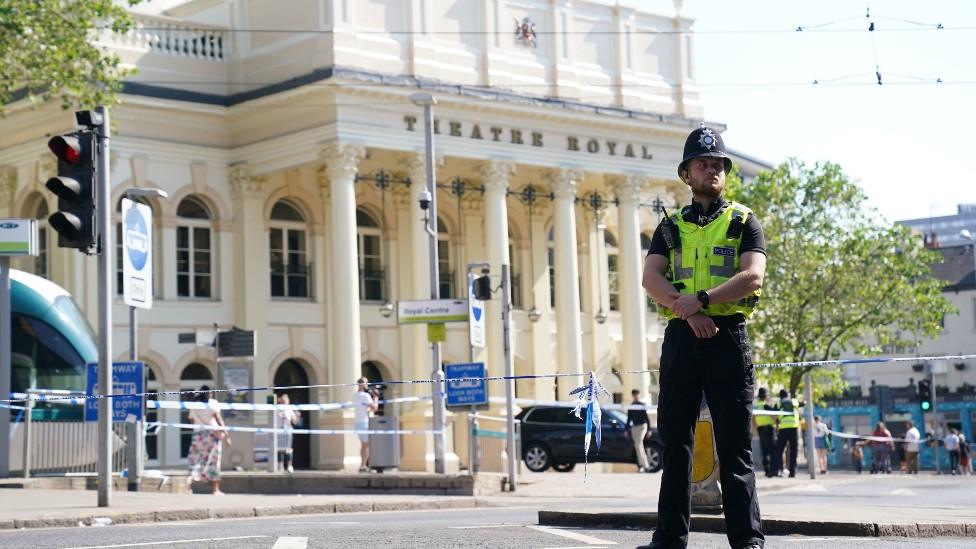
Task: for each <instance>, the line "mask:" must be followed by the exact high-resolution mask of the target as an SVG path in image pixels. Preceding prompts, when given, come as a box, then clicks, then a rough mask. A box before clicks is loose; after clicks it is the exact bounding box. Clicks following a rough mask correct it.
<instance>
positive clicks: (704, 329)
mask: <svg viewBox="0 0 976 549" xmlns="http://www.w3.org/2000/svg"><path fill="white" fill-rule="evenodd" d="M688 326H691V331H692V332H694V333H695V337H698V338H702V339H707V338H710V337H714V336H715V334H717V333H718V326H716V325H715V321H714V320H712V317H710V316H707V315H704V314H702V313H696V314H693V315H691V316H689V317H688Z"/></svg>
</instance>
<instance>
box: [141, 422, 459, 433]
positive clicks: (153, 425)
mask: <svg viewBox="0 0 976 549" xmlns="http://www.w3.org/2000/svg"><path fill="white" fill-rule="evenodd" d="M159 427H175V428H178V429H187V430H190V431H227V432H231V433H268V434H275V433H291V434H293V435H440V434H443V431H434V430H402V429H400V430H397V429H393V430H389V431H384V430H378V429H272V428H270V427H244V426H238V425H228V426H226V427H220V426H218V425H201V424H199V423H167V422H163V421H149V422H146V429H158V428H159Z"/></svg>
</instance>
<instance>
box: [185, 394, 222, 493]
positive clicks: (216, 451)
mask: <svg viewBox="0 0 976 549" xmlns="http://www.w3.org/2000/svg"><path fill="white" fill-rule="evenodd" d="M196 400H197V402H200V403H203V404H205V407H204V408H192V409H191V410H190V421H191V422H192V423H193V424H194V425H200V426H201V427H202V428H198V429H196V430H194V432H193V442H191V443H190V452H189V454H188V455H187V462H188V463H189V466H190V483H188V484H187V489H188V490H190V491H192V488H191V484H192V482H194V481H198V480H204V479H205V480H209V481H210V485H211V487H212V493H213V494H214V495H218V496H222V495H223V494H224V493H223V492H221V491H220V457H221V454H222V451H223V443H224V442H226V443H227V445H228V446H230V445H231V441H230V436H229V435H228V434H227V431H226V430H224V427H226V424H225V423H224V418H223V417H221V415H220V405H219V403H218V402H217V399H215V398H214V394H213V392H212V391H211V390H210V387H208V386H206V385H204V386H203V387H200V392H198V393H197V398H196Z"/></svg>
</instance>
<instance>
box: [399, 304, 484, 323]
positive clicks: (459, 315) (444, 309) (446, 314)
mask: <svg viewBox="0 0 976 549" xmlns="http://www.w3.org/2000/svg"><path fill="white" fill-rule="evenodd" d="M467 321H468V302H467V300H461V299H428V300H426V301H400V302H399V303H397V322H398V323H400V324H428V323H431V322H434V323H439V322H467Z"/></svg>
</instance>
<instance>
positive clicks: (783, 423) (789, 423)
mask: <svg viewBox="0 0 976 549" xmlns="http://www.w3.org/2000/svg"><path fill="white" fill-rule="evenodd" d="M790 403H791V404H792V405H793V410H784V411H786V412H789V411H792V412H793V413H792V414H790V415H788V416H779V428H780V429H796V428H797V427H799V426H800V410H799V408H800V404H799V403H798V402H797V401H796V399H795V398H791V399H790Z"/></svg>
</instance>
